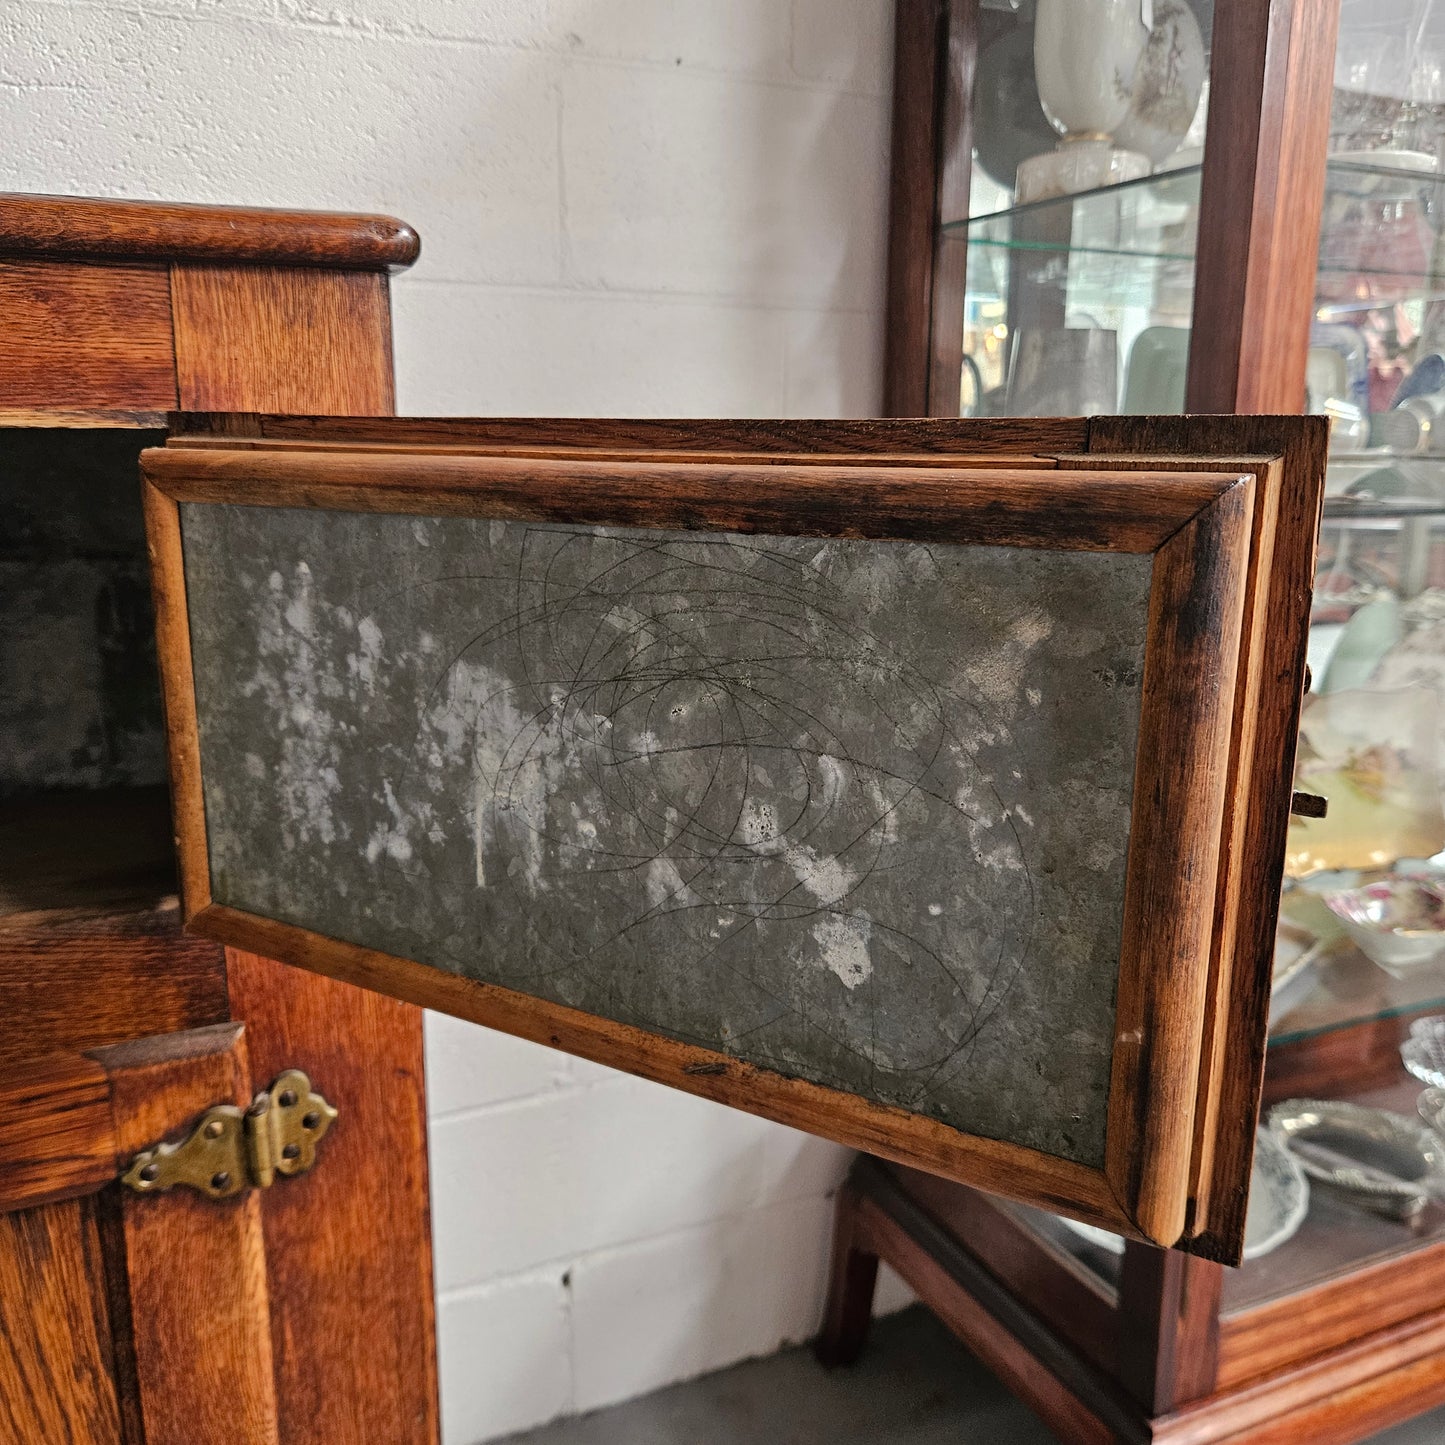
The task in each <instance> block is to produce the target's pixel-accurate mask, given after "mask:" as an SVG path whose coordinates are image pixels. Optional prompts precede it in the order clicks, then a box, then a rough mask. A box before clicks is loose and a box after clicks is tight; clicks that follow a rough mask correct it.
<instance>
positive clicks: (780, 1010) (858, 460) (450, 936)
mask: <svg viewBox="0 0 1445 1445" xmlns="http://www.w3.org/2000/svg"><path fill="white" fill-rule="evenodd" d="M1322 442H1323V428H1322V426H1321V425H1320V424H1319V423H1317V422H1313V421H1307V420H1296V421H1288V420H1285V421H1280V422H1276V423H1272V424H1266V425H1264V426H1262V427H1261V426H1258V425H1255V424H1251V423H1249V422H1240V423H1237V424H1232V425H1224V426H1219V425H1214V424H1207V423H1206V424H1204V425H1200V426H1196V427H1193V428H1190V427H1185V428H1182V429H1175V430H1174V431H1173V432H1170V433H1169V434H1167V435H1165V436H1161V435H1160V434H1158V433H1156V432H1154V431H1152V430H1151V429H1150V427H1149V426H1148V424H1140V425H1137V426H1135V427H1134V428H1133V429H1132V430H1129V429H1125V430H1124V431H1120V430H1119V429H1117V428H1116V429H1115V430H1114V431H1113V432H1112V434H1105V433H1102V432H1101V434H1100V435H1099V436H1097V437H1096V436H1095V435H1094V434H1093V433H1092V431H1091V430H1090V428H1089V427H1087V426H1085V425H1081V424H1077V423H1069V422H1065V423H1059V424H1053V425H1048V424H1046V425H1044V426H1042V427H1040V428H1031V427H1029V426H1027V425H1021V424H1019V423H1016V422H1004V423H973V424H970V423H962V422H953V423H922V424H905V423H894V424H887V423H862V424H852V425H850V424H846V423H839V424H828V423H816V424H814V423H796V424H773V425H770V426H766V427H761V426H750V425H747V424H736V425H728V424H722V423H675V424H674V423H660V424H655V425H647V424H640V423H566V422H556V421H537V422H530V423H520V422H517V423H505V422H486V421H447V422H439V421H418V422H410V421H390V420H378V421H371V422H362V421H351V420H343V421H335V422H328V421H326V420H325V419H307V418H287V417H276V418H265V417H261V418H255V419H249V420H248V419H244V418H236V417H222V418H215V419H212V418H196V419H194V420H186V419H183V420H182V421H181V422H180V423H179V425H178V428H177V430H176V431H175V432H174V433H173V434H172V436H171V437H170V439H169V441H168V443H167V445H166V446H165V447H164V448H158V449H153V450H148V451H147V452H145V453H144V455H143V457H142V470H143V472H144V475H145V478H146V483H147V490H146V507H147V517H148V526H149V538H150V547H151V555H152V558H153V559H154V561H155V563H156V586H157V598H158V601H159V607H158V622H159V628H160V645H161V661H162V671H163V675H164V678H165V683H166V699H167V718H168V731H169V736H170V743H171V759H172V775H173V780H174V783H175V786H176V790H177V804H178V807H177V819H178V826H179V830H180V846H181V871H182V882H183V894H184V900H185V910H186V917H187V920H188V927H189V929H190V930H191V931H192V932H193V933H199V934H204V935H207V936H210V937H213V938H216V939H218V940H220V941H223V942H225V943H228V944H230V945H232V946H233V947H242V948H251V949H255V950H257V951H259V952H262V953H265V954H269V955H274V956H277V957H280V958H283V959H285V960H287V961H289V962H293V963H297V964H300V965H302V966H303V967H307V968H313V969H317V970H319V971H321V972H323V973H327V974H330V975H333V976H335V977H339V978H345V979H349V980H351V981H353V982H363V983H366V984H367V985H368V986H370V987H372V988H377V989H381V990H384V991H386V992H389V993H393V994H395V995H397V996H398V997H402V998H406V999H409V1000H411V1001H413V1002H419V1003H426V1004H429V1005H431V1006H433V1007H437V1008H441V1009H444V1010H446V1011H449V1012H452V1013H457V1014H461V1015H463V1016H465V1017H469V1018H473V1019H476V1020H478V1021H480V1022H483V1023H488V1024H492V1025H494V1026H496V1027H501V1028H505V1029H507V1030H509V1031H512V1032H514V1033H519V1034H522V1035H523V1036H525V1037H528V1038H531V1039H534V1040H537V1041H539V1042H544V1043H549V1044H552V1045H554V1046H558V1047H562V1048H565V1049H567V1050H569V1051H572V1052H575V1053H580V1054H583V1055H585V1056H587V1057H590V1058H593V1059H597V1060H600V1061H602V1062H605V1063H608V1064H611V1065H614V1066H619V1067H622V1068H625V1069H628V1070H630V1071H632V1072H635V1073H639V1074H643V1075H645V1076H647V1077H650V1078H653V1079H657V1080H660V1081H663V1082H666V1083H669V1084H672V1085H673V1086H675V1087H681V1088H685V1089H688V1090H690V1091H691V1092H694V1093H700V1094H704V1095H706V1096H708V1097H710V1098H714V1099H718V1100H721V1101H723V1102H726V1103H730V1104H734V1105H738V1106H741V1107H744V1108H748V1109H751V1110H753V1111H755V1112H758V1113H761V1114H764V1115H767V1116H768V1117H771V1118H775V1119H780V1120H783V1121H785V1122H787V1123H790V1124H794V1125H797V1126H801V1127H804V1128H807V1129H811V1130H813V1131H814V1132H818V1133H822V1134H825V1135H828V1136H830V1137H832V1138H835V1139H838V1140H841V1141H843V1142H845V1143H849V1144H852V1145H855V1146H857V1147H860V1148H864V1149H868V1150H870V1151H872V1152H874V1153H877V1154H881V1155H884V1156H886V1157H890V1158H893V1159H897V1160H902V1161H905V1162H909V1163H913V1164H918V1165H921V1166H923V1167H925V1168H927V1169H930V1170H933V1171H935V1172H937V1173H940V1174H944V1175H947V1176H949V1177H951V1178H954V1179H957V1180H965V1181H968V1182H971V1183H975V1184H980V1185H982V1186H984V1187H986V1188H988V1189H990V1190H993V1191H996V1192H998V1193H1002V1194H1006V1195H1010V1196H1012V1197H1014V1198H1017V1199H1020V1200H1024V1201H1028V1202H1032V1203H1046V1204H1048V1205H1050V1207H1053V1208H1058V1209H1062V1210H1064V1211H1066V1212H1068V1213H1070V1214H1073V1215H1075V1216H1077V1217H1078V1218H1081V1219H1083V1220H1086V1221H1090V1222H1092V1223H1094V1224H1097V1225H1102V1226H1103V1227H1105V1228H1109V1229H1113V1230H1117V1231H1119V1232H1122V1233H1125V1234H1129V1235H1131V1236H1133V1237H1136V1238H1140V1239H1149V1240H1154V1241H1156V1242H1159V1243H1166V1244H1178V1245H1179V1246H1180V1247H1181V1248H1184V1249H1189V1250H1196V1251H1199V1252H1202V1253H1206V1254H1209V1255H1213V1256H1216V1257H1222V1258H1231V1259H1232V1258H1236V1257H1237V1253H1238V1249H1239V1244H1240V1234H1241V1229H1242V1211H1241V1209H1240V1208H1239V1205H1238V1201H1239V1199H1240V1198H1241V1197H1242V1196H1243V1194H1244V1192H1245V1189H1246V1185H1247V1180H1248V1161H1249V1149H1248V1136H1249V1135H1250V1134H1252V1129H1253V1112H1254V1107H1255V1102H1256V1101H1255V1100H1254V1098H1253V1097H1252V1095H1251V1092H1250V1088H1249V1082H1248V1081H1249V1080H1250V1078H1251V1077H1252V1074H1251V1071H1250V1070H1249V1068H1248V1061H1249V1060H1250V1059H1251V1058H1253V1057H1255V1056H1257V1054H1258V1052H1259V1051H1260V1049H1261V1047H1262V1044H1263V1031H1264V1020H1263V1016H1262V1013H1261V1008H1262V1002H1263V994H1262V991H1261V987H1260V981H1259V979H1258V977H1257V976H1256V975H1255V972H1254V971H1253V970H1252V969H1250V968H1248V967H1243V966H1236V960H1237V959H1240V958H1243V959H1251V958H1253V957H1254V956H1255V954H1257V952H1258V948H1259V939H1260V937H1261V936H1268V935H1269V934H1270V933H1272V930H1273V916H1272V910H1271V909H1270V908H1269V907H1268V906H1266V905H1267V903H1268V901H1269V900H1270V899H1271V897H1272V896H1273V894H1274V892H1275V890H1276V888H1277V877H1278V872H1279V858H1278V846H1279V842H1280V839H1281V838H1282V835H1283V830H1284V827H1285V823H1286V820H1287V816H1288V810H1289V795H1288V790H1287V788H1286V787H1285V786H1284V784H1285V781H1286V775H1285V774H1283V773H1282V772H1281V771H1280V769H1279V768H1278V767H1277V766H1275V765H1274V762H1275V755H1274V751H1273V750H1274V749H1275V748H1276V747H1277V746H1278V744H1279V739H1281V738H1287V737H1289V736H1290V735H1291V734H1292V729H1293V726H1294V723H1293V719H1294V717H1295V714H1296V711H1297V709H1298V705H1299V698H1300V692H1301V686H1302V675H1303V673H1302V669H1303V658H1302V654H1301V647H1302V644H1303V638H1304V629H1303V617H1302V614H1301V613H1300V611H1299V601H1300V599H1301V598H1302V596H1303V595H1304V587H1305V581H1306V579H1307V577H1308V575H1309V568H1310V563H1311V555H1312V549H1313V531H1314V515H1315V510H1316V504H1317V500H1318V493H1317V488H1318V480H1319V458H1320V455H1321V447H1322ZM1121 452H1125V453H1127V454H1128V455H1127V457H1124V456H1120V455H1119V453H1121ZM1111 453H1113V455H1111ZM1286 495H1289V496H1291V497H1292V498H1293V499H1294V501H1293V504H1292V506H1291V507H1290V508H1285V507H1284V506H1283V505H1282V503H1283V498H1284V497H1285V496H1286ZM1270 614H1272V615H1274V616H1275V617H1276V618H1277V619H1280V621H1279V622H1278V625H1276V626H1275V627H1273V628H1271V629H1267V628H1266V627H1265V625H1264V619H1265V617H1266V615H1270ZM1241 1135H1243V1136H1245V1137H1241Z"/></svg>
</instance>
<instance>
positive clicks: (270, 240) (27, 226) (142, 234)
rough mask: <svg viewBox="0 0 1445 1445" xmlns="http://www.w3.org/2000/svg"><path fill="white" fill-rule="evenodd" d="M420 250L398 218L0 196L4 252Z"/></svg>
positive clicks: (405, 259)
mask: <svg viewBox="0 0 1445 1445" xmlns="http://www.w3.org/2000/svg"><path fill="white" fill-rule="evenodd" d="M420 248H421V242H420V241H419V240H418V239H417V234H416V232H415V231H413V230H412V228H411V227H410V226H408V225H407V224H406V223H405V222H404V221H398V220H396V219H394V218H393V217H391V216H369V215H353V214H350V213H347V212H340V211H295V210H270V209H264V208H252V207H244V206H206V205H183V204H177V203H174V202H159V201H125V200H109V199H106V200H101V199H97V198H91V197H84V196H37V195H20V194H13V193H11V194H4V195H0V255H8V256H51V257H64V258H66V259H67V260H72V261H76V260H106V261H117V260H147V261H160V262H170V261H175V260H186V261H202V262H207V263H210V264H213V265H216V264H224V263H228V262H248V263H252V264H256V263H259V264H264V265H271V266H320V267H328V268H332V269H337V270H345V269H349V268H361V269H365V270H381V269H386V268H389V267H400V266H409V265H410V264H411V263H412V262H413V261H415V260H416V258H417V253H418V251H419V250H420Z"/></svg>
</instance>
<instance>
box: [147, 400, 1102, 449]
mask: <svg viewBox="0 0 1445 1445" xmlns="http://www.w3.org/2000/svg"><path fill="white" fill-rule="evenodd" d="M1094 424H1095V423H1093V422H1090V421H1089V420H1088V419H1086V418H1083V417H1009V418H1003V419H1000V418H981V419H980V418H974V417H969V418H967V419H964V420H958V419H956V418H953V419H948V420H943V419H939V418H926V419H924V418H910V419H898V418H891V419H882V418H876V417H869V418H863V419H849V420H836V421H790V420H789V421H781V420H776V419H774V420H768V419H763V420H754V419H743V420H738V421H726V420H722V421H720V420H717V419H716V418H710V417H695V418H678V419H674V418H671V417H646V418H628V419H623V420H617V419H613V418H606V419H599V418H592V417H387V418H385V419H380V418H376V417H354V416H258V415H236V414H234V413H227V412H181V413H178V414H177V415H176V416H173V417H172V418H171V430H172V442H173V444H174V445H184V444H185V443H186V441H187V440H188V439H189V438H191V437H194V436H213V437H231V438H235V439H241V438H246V439H250V440H257V441H262V440H277V441H309V442H328V441H330V442H341V443H344V444H348V445H367V444H371V443H381V444H383V445H395V444H403V445H409V444H412V443H416V444H418V445H428V446H430V445H438V444H440V445H451V444H458V445H463V446H468V447H471V448H472V449H473V450H485V451H499V450H504V449H506V448H508V447H524V448H530V449H533V450H536V449H541V450H543V451H546V452H553V451H557V450H559V449H562V448H567V447H571V448H575V449H579V450H586V451H588V452H591V451H595V450H597V449H599V448H601V449H609V450H612V451H623V450H632V451H648V452H651V451H667V452H678V453H689V454H690V453H694V452H726V453H727V454H728V455H729V457H732V456H735V455H738V454H740V453H749V452H775V453H776V452H781V453H784V454H786V455H792V456H796V455H797V454H798V453H799V452H804V453H807V454H808V455H809V456H812V455H814V454H815V453H819V452H857V453H862V454H870V453H871V454H877V453H888V454H896V455H901V454H903V453H908V452H922V453H929V454H936V455H954V454H958V453H965V454H970V453H972V454H978V455H988V456H989V457H990V459H991V460H992V458H993V457H995V456H998V457H1017V456H1027V455H1029V454H1033V455H1037V456H1052V455H1053V454H1055V453H1057V452H1078V451H1084V450H1087V449H1088V441H1089V432H1090V427H1091V426H1092V425H1094Z"/></svg>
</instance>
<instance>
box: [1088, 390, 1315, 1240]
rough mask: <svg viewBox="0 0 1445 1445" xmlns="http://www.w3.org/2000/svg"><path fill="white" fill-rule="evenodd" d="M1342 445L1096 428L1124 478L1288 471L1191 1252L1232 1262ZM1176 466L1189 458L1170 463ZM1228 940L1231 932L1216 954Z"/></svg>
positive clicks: (1296, 424)
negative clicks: (1205, 1176)
mask: <svg viewBox="0 0 1445 1445" xmlns="http://www.w3.org/2000/svg"><path fill="white" fill-rule="evenodd" d="M1328 439H1329V425H1328V422H1327V421H1326V420H1325V419H1324V418H1323V417H1301V416H1275V417H1232V416H1219V417H1200V416H1196V417H1187V416H1186V417H1127V416H1125V417H1096V418H1094V419H1093V421H1092V422H1091V423H1090V440H1089V452H1090V456H1091V457H1092V458H1094V459H1095V461H1096V463H1097V464H1098V465H1102V466H1106V467H1111V468H1113V467H1125V466H1131V465H1138V466H1147V465H1155V466H1170V465H1186V466H1189V467H1195V466H1200V465H1211V466H1229V465H1238V466H1242V467H1248V468H1249V469H1250V470H1251V471H1254V472H1256V474H1257V475H1258V474H1259V473H1260V467H1261V464H1262V463H1265V462H1267V461H1268V460H1269V459H1270V458H1279V459H1280V477H1279V498H1278V503H1277V509H1276V513H1275V522H1274V535H1275V541H1274V552H1273V563H1272V566H1271V567H1270V569H1269V571H1268V576H1267V578H1265V577H1264V576H1258V577H1257V578H1256V579H1255V585H1258V586H1261V587H1265V588H1267V591H1266V592H1265V595H1264V596H1263V597H1261V598H1260V599H1259V601H1258V603H1257V604H1256V605H1257V606H1258V607H1259V608H1260V609H1261V610H1262V613H1263V617H1264V629H1263V637H1262V652H1261V654H1260V656H1259V659H1258V662H1257V664H1254V663H1251V664H1250V667H1249V668H1248V669H1247V670H1246V673H1245V678H1246V681H1247V680H1248V677H1249V676H1250V674H1251V673H1252V671H1253V668H1254V666H1256V665H1257V667H1258V675H1259V678H1260V685H1261V688H1262V692H1261V693H1260V695H1259V699H1258V700H1257V701H1253V702H1251V701H1250V699H1249V698H1248V697H1247V696H1243V695H1241V699H1240V701H1239V702H1238V703H1237V704H1236V712H1237V713H1238V712H1240V710H1241V709H1248V708H1253V709H1254V710H1255V712H1256V714H1257V716H1256V717H1255V718H1254V721H1253V725H1254V730H1255V731H1254V743H1253V750H1254V763H1253V765H1252V766H1251V768H1250V769H1249V772H1248V778H1247V782H1246V780H1245V778H1244V775H1243V774H1242V773H1241V774H1240V776H1239V778H1238V780H1237V781H1236V783H1235V785H1234V786H1235V787H1236V788H1239V789H1242V790H1243V791H1244V798H1243V801H1242V804H1241V806H1242V808H1243V812H1244V817H1245V824H1244V826H1243V828H1242V829H1240V830H1238V832H1237V833H1236V834H1234V836H1235V837H1237V838H1238V840H1239V844H1238V848H1237V850H1236V849H1233V848H1231V850H1230V851H1229V852H1228V853H1227V854H1226V860H1225V861H1226V867H1227V870H1228V873H1234V874H1237V879H1238V881H1237V885H1236V884H1235V883H1233V882H1231V881H1229V880H1228V877H1226V881H1225V882H1224V883H1223V884H1222V885H1221V887H1220V889H1219V898H1220V900H1221V903H1223V902H1225V901H1227V900H1229V899H1237V903H1236V905H1235V906H1236V916H1235V920H1234V928H1235V932H1234V939H1235V944H1234V950H1233V958H1232V959H1231V960H1230V963H1229V966H1228V967H1227V968H1221V969H1219V970H1218V972H1217V982H1218V986H1219V987H1221V988H1226V989H1227V991H1228V992H1227V997H1226V996H1223V995H1221V996H1219V997H1218V998H1217V1001H1216V1005H1215V1006H1216V1009H1217V1010H1218V1011H1219V1012H1220V1014H1221V1016H1222V1017H1224V1018H1227V1019H1228V1020H1229V1021H1230V1026H1229V1027H1227V1028H1225V1029H1223V1030H1222V1031H1220V1032H1219V1033H1218V1034H1217V1035H1216V1039H1217V1041H1218V1044H1219V1047H1218V1048H1217V1049H1216V1050H1215V1062H1214V1064H1210V1062H1209V1061H1208V1060H1206V1068H1212V1069H1213V1072H1212V1073H1210V1074H1208V1075H1207V1076H1206V1077H1207V1078H1208V1079H1209V1080H1210V1084H1209V1087H1210V1089H1211V1090H1212V1091H1213V1092H1214V1093H1215V1094H1217V1098H1216V1100H1215V1102H1214V1105H1213V1110H1212V1113H1213V1117H1214V1118H1215V1119H1217V1120H1219V1121H1221V1123H1222V1122H1223V1121H1228V1124H1229V1127H1228V1128H1227V1129H1221V1128H1218V1127H1216V1128H1215V1129H1214V1131H1213V1139H1212V1149H1213V1155H1212V1163H1211V1166H1210V1170H1209V1190H1208V1193H1207V1196H1206V1199H1207V1206H1208V1208H1207V1214H1206V1215H1205V1216H1204V1217H1203V1218H1199V1217H1197V1216H1196V1218H1195V1219H1194V1220H1192V1221H1191V1224H1190V1229H1191V1236H1192V1237H1191V1242H1190V1246H1189V1248H1190V1252H1191V1253H1194V1254H1198V1255H1200V1256H1202V1257H1204V1258H1207V1259H1215V1260H1219V1261H1221V1262H1222V1263H1225V1264H1233V1263H1237V1262H1238V1258H1239V1256H1238V1249H1239V1242H1240V1240H1241V1239H1242V1238H1243V1228H1244V1216H1245V1210H1246V1208H1247V1205H1248V1190H1247V1188H1246V1187H1245V1181H1247V1180H1248V1178H1249V1173H1250V1169H1251V1166H1252V1162H1253V1156H1254V1128H1253V1125H1254V1122H1255V1120H1256V1119H1257V1118H1258V1115H1259V1100H1260V1095H1261V1092H1262V1089H1263V1084H1264V1059H1265V1040H1266V1035H1267V1031H1268V1030H1267V1020H1268V1015H1269V986H1270V959H1271V956H1272V954H1273V950H1274V934H1275V921H1276V915H1277V913H1278V910H1279V880H1280V877H1281V875H1282V873H1283V868H1284V853H1285V833H1286V830H1287V828H1288V827H1289V799H1290V789H1291V783H1292V779H1293V776H1294V755H1295V747H1296V744H1297V742H1298V737H1299V714H1300V706H1301V703H1302V701H1303V696H1304V692H1303V683H1304V669H1305V650H1306V646H1307V643H1308V632H1309V613H1310V604H1311V599H1312V596H1313V590H1314V571H1315V548H1316V545H1317V540H1318V535H1319V518H1320V510H1321V507H1322V504H1323V498H1324V474H1325V453H1326V448H1327V445H1328ZM1160 453H1163V454H1165V455H1164V456H1163V457H1160V456H1159V454H1160ZM1251 454H1252V455H1253V460H1252V461H1251ZM1169 456H1173V457H1174V458H1176V459H1186V458H1187V459H1189V460H1187V461H1183V460H1175V461H1173V462H1170V461H1168V460H1167V459H1166V458H1167V457H1169ZM1131 458H1133V460H1131ZM1155 458H1157V460H1155ZM1271 476H1272V473H1271V472H1269V471H1265V472H1264V474H1263V475H1261V476H1260V479H1259V484H1258V485H1257V487H1256V496H1258V495H1259V493H1260V490H1261V489H1262V488H1264V487H1267V486H1269V485H1271V484H1272V483H1271V482H1270V477H1271ZM1266 702H1268V705H1267V706H1266V705H1264V704H1265V703H1266ZM1224 934H1225V929H1224V927H1223V924H1222V922H1221V924H1220V926H1218V927H1217V928H1216V943H1218V941H1219V940H1220V939H1222V938H1223V937H1224ZM1205 1117H1208V1111H1206V1113H1205Z"/></svg>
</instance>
